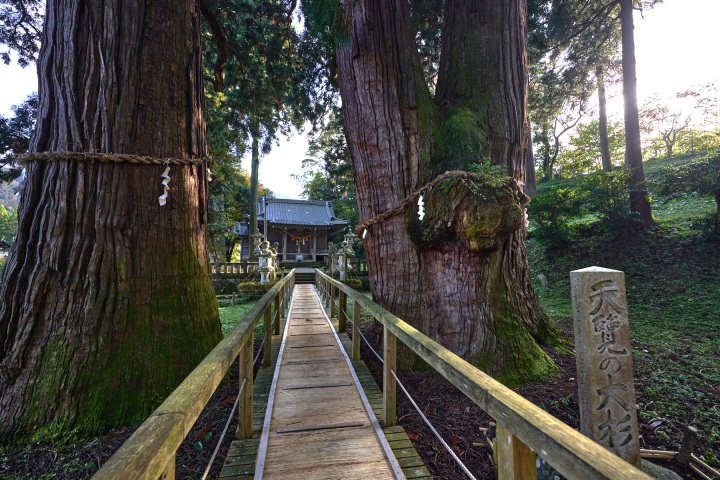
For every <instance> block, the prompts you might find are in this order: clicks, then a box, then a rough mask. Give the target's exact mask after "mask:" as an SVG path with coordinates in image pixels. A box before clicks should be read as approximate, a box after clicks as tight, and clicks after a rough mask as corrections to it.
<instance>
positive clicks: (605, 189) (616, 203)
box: [580, 169, 641, 237]
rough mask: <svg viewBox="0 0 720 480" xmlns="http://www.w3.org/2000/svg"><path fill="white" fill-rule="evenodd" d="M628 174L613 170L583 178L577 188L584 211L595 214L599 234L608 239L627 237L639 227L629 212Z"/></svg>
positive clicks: (637, 219) (637, 220) (627, 172)
mask: <svg viewBox="0 0 720 480" xmlns="http://www.w3.org/2000/svg"><path fill="white" fill-rule="evenodd" d="M630 178H631V177H630V172H629V171H628V170H625V169H616V170H614V171H613V172H611V173H606V172H597V173H594V174H592V175H587V176H586V177H585V178H584V179H583V182H582V184H581V186H580V189H581V191H582V192H583V195H584V196H585V197H586V199H587V200H586V203H585V205H586V208H587V210H588V211H590V212H592V213H595V214H596V215H597V216H598V218H599V220H598V222H597V224H596V225H597V227H598V228H599V230H600V232H601V233H603V234H606V235H609V236H611V237H617V236H622V237H624V236H628V235H630V234H631V233H634V232H636V231H637V230H638V229H639V228H640V227H641V223H640V219H639V218H638V216H637V215H636V214H635V213H633V212H631V211H630V202H629V200H628V198H629V188H630Z"/></svg>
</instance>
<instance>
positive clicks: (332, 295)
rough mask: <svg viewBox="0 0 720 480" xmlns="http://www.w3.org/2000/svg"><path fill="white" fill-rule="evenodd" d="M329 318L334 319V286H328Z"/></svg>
mask: <svg viewBox="0 0 720 480" xmlns="http://www.w3.org/2000/svg"><path fill="white" fill-rule="evenodd" d="M330 318H335V284H331V285H330Z"/></svg>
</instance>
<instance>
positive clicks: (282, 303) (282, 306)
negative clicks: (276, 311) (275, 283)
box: [278, 285, 285, 318]
mask: <svg viewBox="0 0 720 480" xmlns="http://www.w3.org/2000/svg"><path fill="white" fill-rule="evenodd" d="M278 295H279V296H280V316H281V317H283V318H284V317H285V285H283V287H282V288H281V289H280V291H279V292H278Z"/></svg>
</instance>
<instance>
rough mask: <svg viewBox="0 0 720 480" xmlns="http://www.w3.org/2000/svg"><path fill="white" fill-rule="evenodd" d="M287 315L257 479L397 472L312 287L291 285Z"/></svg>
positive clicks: (349, 476) (360, 476)
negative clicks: (293, 286) (290, 299)
mask: <svg viewBox="0 0 720 480" xmlns="http://www.w3.org/2000/svg"><path fill="white" fill-rule="evenodd" d="M289 318H290V319H289V321H288V322H287V325H286V327H285V337H284V339H283V344H282V346H281V348H280V356H279V358H278V364H279V368H278V369H277V370H276V374H275V378H274V379H273V386H272V388H271V389H270V398H269V400H268V403H269V407H268V410H269V412H270V414H268V415H266V417H265V424H264V427H263V435H262V438H261V441H260V453H259V455H258V461H257V467H256V471H255V476H256V478H283V479H293V478H297V479H308V478H345V479H352V478H357V479H367V478H373V479H383V478H387V479H392V478H396V476H395V474H394V472H393V468H392V465H391V464H390V462H389V461H388V459H387V457H386V455H385V450H386V449H387V450H388V451H389V450H390V447H389V445H387V442H386V441H385V438H384V436H383V435H382V433H380V435H378V434H377V433H376V427H378V428H379V425H378V424H377V420H375V418H374V415H372V414H371V413H370V414H369V413H368V412H367V411H366V408H365V405H364V403H363V398H362V397H361V395H360V393H359V392H358V389H357V387H356V385H355V381H354V378H353V373H352V372H351V370H350V368H349V366H348V364H347V362H346V361H345V356H344V355H343V351H342V350H341V348H340V345H339V342H338V340H337V339H336V335H335V332H334V329H333V328H332V327H331V325H330V324H329V323H328V322H327V319H326V317H325V315H324V312H323V310H322V307H321V306H320V301H319V299H318V297H317V295H316V294H315V289H314V286H313V285H297V286H296V287H295V292H294V296H293V303H292V307H291V310H290V315H289ZM371 415H372V416H371ZM378 437H381V438H378ZM397 470H398V471H399V474H400V476H402V471H401V470H400V469H399V466H397Z"/></svg>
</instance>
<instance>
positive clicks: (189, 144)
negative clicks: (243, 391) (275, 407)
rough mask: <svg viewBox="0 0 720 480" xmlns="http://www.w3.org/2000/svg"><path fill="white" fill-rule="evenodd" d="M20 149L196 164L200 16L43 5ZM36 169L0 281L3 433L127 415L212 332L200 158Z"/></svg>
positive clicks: (83, 428) (83, 4)
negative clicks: (30, 125) (31, 108)
mask: <svg viewBox="0 0 720 480" xmlns="http://www.w3.org/2000/svg"><path fill="white" fill-rule="evenodd" d="M38 69H39V77H40V91H39V98H40V107H39V112H38V122H37V127H36V132H35V135H34V138H33V140H32V145H31V151H32V152H42V151H60V152H62V151H76V152H104V153H128V154H137V155H148V156H153V157H157V158H165V157H178V158H197V157H202V156H204V155H206V152H207V150H206V145H205V126H204V120H203V113H202V101H203V100H202V99H203V96H202V95H203V90H202V84H201V82H202V67H201V63H200V42H199V19H198V12H197V10H196V6H195V4H194V3H188V2H184V1H180V0H165V1H161V2H157V1H149V0H109V1H104V2H98V1H92V0H82V1H79V2H78V1H70V0H48V2H47V15H46V26H45V32H44V38H43V48H42V51H41V55H40V59H39V62H38ZM164 168H165V167H164V166H162V165H158V166H139V165H129V164H111V163H100V162H97V163H95V162H89V161H85V162H74V161H72V162H71V161H57V162H52V161H33V162H31V163H29V164H28V166H27V177H28V180H27V186H26V187H25V190H24V192H23V195H22V199H21V204H20V207H19V228H18V236H17V241H16V243H15V246H14V248H13V251H12V253H11V256H10V258H9V259H8V262H7V265H6V268H5V270H4V272H3V277H2V285H0V298H2V307H0V436H2V438H3V440H5V441H8V440H15V441H19V440H25V439H33V440H53V439H58V438H62V439H67V438H71V437H73V436H78V435H89V434H95V433H99V432H102V431H104V430H107V429H110V428H114V427H118V426H121V425H127V424H130V423H133V422H137V421H139V420H140V419H142V418H143V416H145V415H146V414H147V413H149V412H150V411H151V410H152V409H153V408H154V407H155V406H157V404H158V403H159V402H160V401H161V400H162V399H163V398H164V397H165V396H166V395H167V394H168V393H169V392H170V391H172V389H174V387H175V386H177V384H179V382H180V381H181V380H182V379H183V378H184V377H185V375H187V373H188V372H189V371H190V370H191V369H192V368H194V366H195V365H196V364H197V363H198V362H199V361H200V360H201V359H202V358H203V357H204V356H205V355H206V354H207V352H209V351H210V349H212V347H213V346H214V345H215V344H216V343H217V341H219V339H220V336H221V334H220V326H219V321H218V313H217V306H216V302H215V299H214V294H213V290H212V284H211V281H210V276H209V264H208V257H207V245H206V242H207V235H206V224H207V202H206V198H207V178H206V168H205V166H204V165H196V166H183V167H181V166H173V167H171V169H170V176H171V181H170V194H169V199H168V203H167V205H165V206H163V207H161V206H160V205H159V204H158V196H159V195H161V194H162V193H163V188H162V185H161V183H160V181H161V178H160V174H161V173H162V172H163V170H164Z"/></svg>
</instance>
